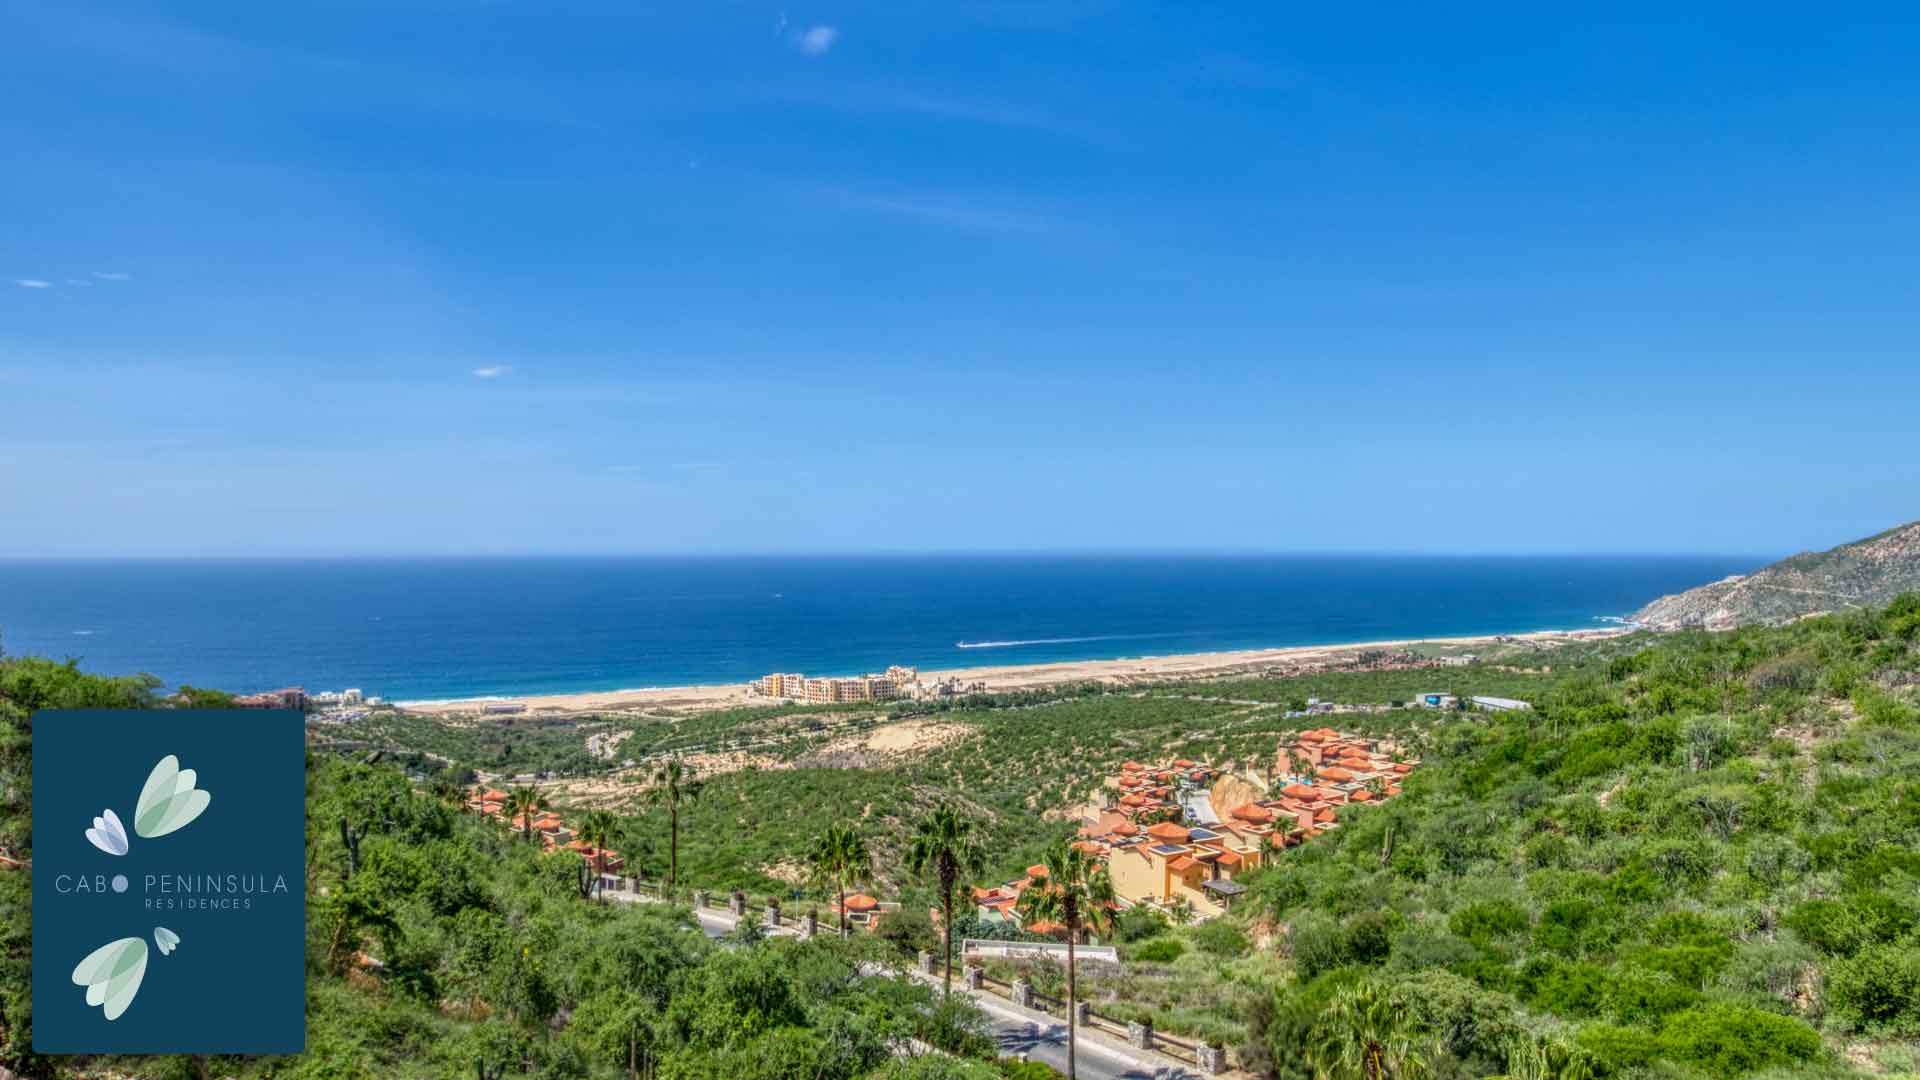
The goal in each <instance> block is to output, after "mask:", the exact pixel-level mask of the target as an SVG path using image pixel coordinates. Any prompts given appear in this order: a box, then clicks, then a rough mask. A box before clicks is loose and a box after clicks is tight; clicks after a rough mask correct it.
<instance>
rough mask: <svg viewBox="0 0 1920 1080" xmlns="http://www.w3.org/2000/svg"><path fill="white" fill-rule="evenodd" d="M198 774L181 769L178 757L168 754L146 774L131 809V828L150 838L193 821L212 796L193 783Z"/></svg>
mask: <svg viewBox="0 0 1920 1080" xmlns="http://www.w3.org/2000/svg"><path fill="white" fill-rule="evenodd" d="M198 781H199V777H197V776H195V775H194V772H193V770H192V769H184V770H183V769H181V768H180V759H179V758H177V757H174V756H173V755H172V754H168V755H167V756H166V757H163V758H161V759H160V763H159V764H158V765H155V766H154V767H153V771H152V772H151V773H148V774H147V784H146V786H145V787H143V788H141V789H140V805H138V806H136V807H135V808H134V811H133V831H134V832H137V833H139V834H140V835H141V836H144V837H146V838H147V839H149V840H151V839H153V838H154V837H156V836H165V835H167V834H168V833H170V832H173V831H174V830H176V829H180V828H184V827H186V826H187V825H190V824H192V822H193V819H194V818H197V817H199V816H200V814H201V813H202V812H203V811H205V810H206V808H207V804H208V803H209V802H212V801H213V796H211V795H209V794H207V793H206V792H204V791H201V790H200V789H198V788H196V787H194V784H195V783H197V782H198Z"/></svg>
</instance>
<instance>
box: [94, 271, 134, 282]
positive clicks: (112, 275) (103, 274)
mask: <svg viewBox="0 0 1920 1080" xmlns="http://www.w3.org/2000/svg"><path fill="white" fill-rule="evenodd" d="M93 276H94V277H97V278H99V279H100V280H101V281H126V280H127V279H129V278H131V277H133V275H132V274H123V273H121V272H120V271H118V270H95V271H94V272H93Z"/></svg>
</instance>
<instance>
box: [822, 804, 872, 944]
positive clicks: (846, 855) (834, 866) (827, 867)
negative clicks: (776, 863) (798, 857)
mask: <svg viewBox="0 0 1920 1080" xmlns="http://www.w3.org/2000/svg"><path fill="white" fill-rule="evenodd" d="M807 862H808V864H809V865H810V866H811V867H812V869H813V873H814V876H815V877H817V878H819V879H820V880H822V881H826V882H831V883H832V885H833V887H834V890H835V892H836V893H838V895H839V898H840V936H841V937H846V936H847V886H848V885H850V884H853V883H855V882H858V881H861V880H863V879H864V878H865V877H866V876H867V874H868V873H870V872H871V871H872V868H873V859H872V857H871V856H870V855H868V854H867V841H866V840H865V838H863V837H862V836H861V835H860V834H859V832H857V831H856V830H855V829H854V828H853V826H851V825H831V826H828V828H827V831H826V832H824V833H822V834H821V835H820V839H818V840H816V841H814V844H813V849H812V850H811V851H809V852H808V853H807Z"/></svg>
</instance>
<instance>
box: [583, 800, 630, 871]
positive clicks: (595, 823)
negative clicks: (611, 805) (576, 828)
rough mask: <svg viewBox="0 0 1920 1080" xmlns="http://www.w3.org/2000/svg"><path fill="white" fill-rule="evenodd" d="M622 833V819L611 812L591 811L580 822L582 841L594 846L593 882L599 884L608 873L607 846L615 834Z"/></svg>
mask: <svg viewBox="0 0 1920 1080" xmlns="http://www.w3.org/2000/svg"><path fill="white" fill-rule="evenodd" d="M619 831H620V819H619V818H617V817H614V816H613V812H612V811H610V810H589V811H587V816H586V817H584V818H582V819H581V820H580V839H582V840H585V841H586V842H587V843H589V844H591V845H593V880H594V881H595V883H598V882H599V880H600V876H601V875H602V874H605V873H606V872H607V845H608V844H609V843H611V842H612V841H613V834H614V833H616V832H619Z"/></svg>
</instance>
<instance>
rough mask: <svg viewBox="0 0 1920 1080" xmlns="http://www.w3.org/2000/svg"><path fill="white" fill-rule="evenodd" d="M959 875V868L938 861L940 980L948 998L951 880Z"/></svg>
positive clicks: (951, 991)
mask: <svg viewBox="0 0 1920 1080" xmlns="http://www.w3.org/2000/svg"><path fill="white" fill-rule="evenodd" d="M959 874H960V868H959V867H957V866H954V865H953V863H952V862H951V861H949V860H946V859H942V860H941V861H940V911H941V914H942V916H943V918H941V920H940V934H941V941H942V944H941V954H940V978H941V980H942V982H943V983H944V984H945V993H946V995H947V996H948V997H952V996H953V879H954V878H956V877H958V876H959Z"/></svg>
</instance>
